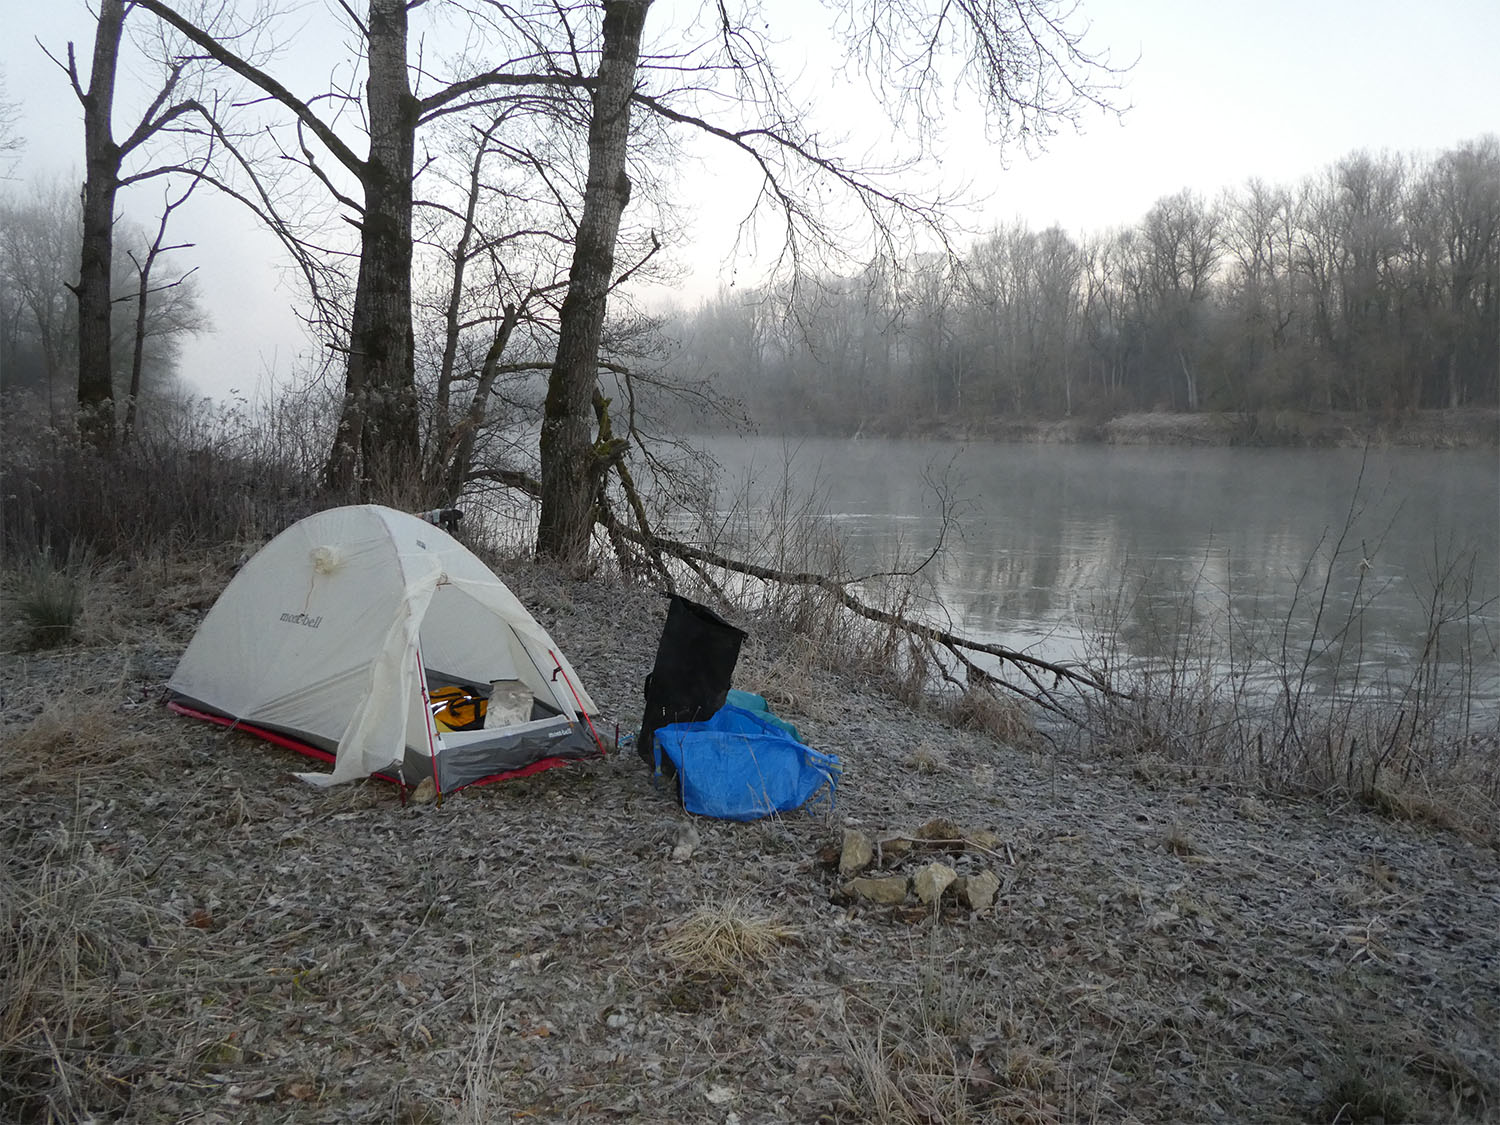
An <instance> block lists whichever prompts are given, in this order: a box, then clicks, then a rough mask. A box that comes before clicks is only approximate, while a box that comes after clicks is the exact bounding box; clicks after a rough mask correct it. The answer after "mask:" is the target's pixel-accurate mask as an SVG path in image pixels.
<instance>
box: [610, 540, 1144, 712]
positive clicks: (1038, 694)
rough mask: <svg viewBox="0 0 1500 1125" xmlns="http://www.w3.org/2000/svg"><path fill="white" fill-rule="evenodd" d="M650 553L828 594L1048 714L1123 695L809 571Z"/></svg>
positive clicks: (664, 544) (657, 547)
mask: <svg viewBox="0 0 1500 1125" xmlns="http://www.w3.org/2000/svg"><path fill="white" fill-rule="evenodd" d="M601 518H604V519H610V518H612V517H610V516H608V515H607V514H606V513H601ZM614 524H615V526H614V527H613V528H612V529H610V530H611V533H612V534H618V535H621V536H623V537H624V538H626V539H630V540H632V541H633V542H636V543H640V544H641V545H642V546H645V545H646V544H644V543H642V542H641V540H642V536H641V533H640V532H638V531H637V530H636V529H635V528H632V527H627V526H625V525H623V524H620V523H619V522H618V521H614ZM649 546H650V548H651V549H652V550H653V551H656V552H660V553H664V554H669V555H671V556H673V557H674V558H677V559H680V560H682V561H683V562H684V563H686V564H688V565H689V566H692V567H694V569H697V568H698V567H699V566H702V565H708V566H712V567H716V568H718V569H720V570H726V571H729V572H731V573H734V574H743V575H745V576H747V577H750V578H758V579H761V580H762V581H766V582H775V583H778V584H780V585H787V586H810V587H816V588H818V589H821V590H824V591H826V592H827V593H828V594H830V595H832V597H833V598H834V599H835V600H836V601H837V602H838V603H839V604H840V605H842V606H843V607H844V608H845V609H847V610H849V611H850V612H851V613H854V614H856V615H857V616H859V617H863V618H864V619H866V620H867V621H873V622H875V623H877V624H880V625H886V626H889V627H891V628H893V629H898V630H900V631H902V632H904V633H906V634H907V635H908V636H910V637H913V638H914V639H916V640H920V641H924V642H927V643H929V644H933V645H937V646H939V647H941V648H943V649H945V650H946V651H948V652H949V653H951V654H952V655H953V656H954V657H955V658H956V659H957V660H958V661H959V662H960V663H961V664H962V666H963V668H964V670H965V673H966V675H967V677H968V683H969V685H971V686H972V685H973V684H976V683H983V684H986V685H989V686H992V687H997V688H1000V689H1002V690H1004V691H1009V692H1011V693H1013V694H1015V695H1018V696H1020V697H1021V698H1023V699H1027V700H1029V701H1031V702H1032V703H1035V704H1038V705H1039V706H1041V707H1043V708H1045V709H1046V710H1048V711H1051V712H1053V713H1054V714H1057V715H1059V716H1061V717H1064V718H1067V719H1069V720H1070V721H1073V720H1075V716H1074V715H1073V714H1072V712H1071V711H1070V710H1069V709H1068V708H1067V707H1066V705H1065V703H1064V701H1062V700H1059V699H1058V698H1057V697H1056V694H1055V693H1056V691H1057V688H1058V687H1059V686H1060V685H1061V684H1063V683H1064V682H1066V683H1067V684H1068V685H1069V686H1070V687H1072V688H1074V689H1077V690H1087V691H1093V692H1099V693H1101V694H1105V695H1117V694H1118V692H1116V691H1115V690H1114V689H1112V688H1111V687H1110V686H1109V685H1108V684H1106V683H1105V682H1104V681H1103V680H1101V679H1099V678H1098V677H1097V676H1095V675H1094V674H1093V673H1091V672H1089V671H1087V670H1086V669H1081V668H1078V667H1075V666H1073V665H1069V664H1059V663H1056V662H1054V661H1051V660H1043V659H1042V658H1040V657H1037V656H1030V655H1028V654H1026V653H1024V652H1017V651H1016V650H1015V649H1010V648H1006V647H1005V646H1004V645H997V644H990V643H989V642H987V641H978V640H974V639H973V638H970V637H964V636H961V635H959V634H957V633H953V632H950V631H949V630H947V629H940V628H938V627H937V626H935V625H929V624H927V623H926V622H922V621H916V620H914V619H912V618H910V617H906V616H904V615H903V614H899V613H892V612H890V611H889V610H883V609H880V608H878V607H876V606H872V605H869V604H868V603H866V602H863V601H861V600H860V599H859V598H857V597H856V596H855V595H854V594H852V593H850V591H849V589H848V585H847V584H846V583H845V582H841V581H839V580H838V579H837V578H832V577H830V576H828V575H826V574H817V573H813V572H809V571H788V570H780V569H777V568H776V567H769V566H761V565H759V564H757V563H750V562H745V561H743V560H741V559H734V558H730V557H729V556H728V555H723V554H720V553H718V552H717V551H710V550H707V549H706V548H703V547H695V546H693V545H692V544H690V543H683V542H681V541H679V540H675V539H668V538H666V537H664V536H661V535H655V534H653V535H652V536H651V543H650V545H649ZM968 653H983V654H985V655H986V656H992V657H994V658H995V659H996V660H998V661H1000V662H1001V663H1002V664H1008V665H1010V666H1011V667H1013V668H1015V669H1016V670H1017V671H1018V672H1019V673H1020V674H1021V675H1022V676H1024V677H1025V678H1026V680H1027V682H1028V683H1029V684H1030V685H1031V690H1027V689H1026V688H1024V687H1022V686H1020V685H1018V684H1013V683H1010V682H1009V681H1007V680H1004V679H1002V678H1001V677H999V676H996V675H994V674H993V673H992V672H990V671H989V670H988V669H985V668H982V667H980V666H979V665H978V664H977V663H975V662H974V661H973V660H972V659H971V658H970V657H969V656H968V655H967V654H968ZM1046 675H1050V676H1051V677H1052V683H1051V685H1050V686H1049V685H1047V684H1046V683H1044V682H1043V676H1046Z"/></svg>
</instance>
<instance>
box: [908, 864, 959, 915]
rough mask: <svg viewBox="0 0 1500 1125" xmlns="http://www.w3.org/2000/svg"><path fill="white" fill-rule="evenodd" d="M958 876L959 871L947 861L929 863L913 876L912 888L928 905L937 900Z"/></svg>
mask: <svg viewBox="0 0 1500 1125" xmlns="http://www.w3.org/2000/svg"><path fill="white" fill-rule="evenodd" d="M957 878H958V872H957V871H955V870H953V868H951V867H949V866H948V865H947V864H946V863H929V864H928V865H927V866H926V867H924V868H922V870H920V871H918V872H917V873H916V874H915V875H914V876H912V880H911V885H912V890H914V891H916V892H917V897H918V898H919V899H921V900H922V901H923V902H925V903H926V904H927V905H928V906H931V905H932V904H933V903H935V902H937V900H938V899H940V898H941V897H942V896H943V892H944V891H945V890H947V889H948V887H949V886H951V885H952V883H953V881H954V880H955V879H957Z"/></svg>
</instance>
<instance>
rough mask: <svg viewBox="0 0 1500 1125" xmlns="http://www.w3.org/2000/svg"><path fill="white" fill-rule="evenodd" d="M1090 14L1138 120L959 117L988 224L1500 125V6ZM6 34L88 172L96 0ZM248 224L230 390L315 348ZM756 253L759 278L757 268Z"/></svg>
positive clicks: (1105, 217) (44, 145) (700, 215)
mask: <svg viewBox="0 0 1500 1125" xmlns="http://www.w3.org/2000/svg"><path fill="white" fill-rule="evenodd" d="M803 2H805V0H803ZM663 8H664V6H662V5H659V7H658V9H654V10H653V12H652V16H651V18H650V19H648V23H647V36H648V38H649V36H650V33H651V27H652V23H651V20H654V19H658V18H662V10H663ZM772 10H773V12H774V6H773V8H772ZM1080 15H1081V16H1082V17H1084V18H1085V19H1086V20H1087V22H1088V23H1089V24H1090V25H1091V29H1090V32H1089V35H1088V38H1087V43H1088V44H1089V45H1090V46H1091V47H1092V48H1093V49H1094V50H1095V51H1096V52H1097V51H1108V52H1109V54H1110V55H1111V58H1112V60H1113V61H1114V62H1116V63H1127V62H1131V61H1134V63H1135V65H1134V68H1133V69H1132V70H1131V71H1130V72H1129V74H1127V75H1126V76H1125V78H1124V86H1123V89H1122V90H1121V91H1120V93H1119V97H1118V100H1119V102H1120V104H1121V105H1122V106H1125V107H1127V112H1126V113H1125V115H1124V118H1123V120H1122V121H1118V122H1117V121H1116V120H1114V119H1113V118H1107V117H1104V116H1096V117H1093V118H1089V119H1086V120H1085V121H1084V123H1083V124H1084V132H1083V133H1082V135H1073V134H1072V133H1070V132H1065V133H1063V134H1060V135H1058V136H1056V137H1054V138H1052V140H1051V141H1050V142H1049V144H1048V150H1047V151H1046V152H1045V153H1043V154H1041V155H1039V156H1035V157H1027V156H1026V155H1025V154H1024V153H1022V152H1020V151H1012V152H1009V153H1007V154H1006V155H1005V158H1004V160H1003V161H1002V159H1001V158H1000V157H999V155H998V154H996V153H994V152H993V151H992V150H990V149H988V148H987V147H986V146H985V145H984V144H983V143H982V140H981V138H980V137H979V136H978V135H977V133H976V132H975V131H973V130H972V129H970V128H967V127H966V125H965V118H964V116H963V114H962V113H961V112H960V111H958V110H955V112H954V114H953V115H952V119H951V121H950V127H949V130H948V134H949V135H948V137H947V139H946V144H947V149H946V155H945V158H944V162H943V166H942V174H943V176H944V178H950V177H951V178H952V179H953V180H954V181H955V182H967V183H969V184H971V185H972V186H973V188H974V189H975V190H976V191H977V192H979V193H980V194H981V195H982V196H983V197H984V203H983V209H982V212H981V213H979V214H976V215H973V216H970V218H969V223H970V224H971V225H973V224H976V223H977V224H980V225H983V224H988V223H1004V222H1008V221H1010V220H1012V219H1015V218H1020V219H1023V220H1025V221H1026V222H1027V223H1028V224H1029V225H1031V226H1032V227H1034V228H1041V227H1045V226H1048V225H1050V224H1052V223H1058V224H1060V225H1061V226H1063V227H1064V228H1065V229H1067V230H1068V231H1070V232H1071V233H1073V234H1075V235H1081V234H1084V233H1087V232H1089V231H1093V230H1098V229H1101V228H1105V227H1112V226H1116V225H1120V224H1124V223H1130V222H1134V221H1135V220H1137V219H1139V218H1141V217H1142V216H1143V215H1144V213H1145V212H1146V210H1147V209H1148V208H1149V207H1150V206H1151V204H1152V202H1154V201H1155V200H1156V199H1158V198H1160V197H1161V196H1164V195H1168V194H1171V193H1173V192H1176V191H1178V190H1180V189H1182V188H1184V187H1189V188H1193V189H1195V190H1197V191H1200V192H1202V193H1204V194H1205V195H1208V196H1212V195H1214V194H1217V193H1218V192H1219V191H1220V190H1222V189H1224V188H1227V187H1234V186H1237V185H1239V184H1242V183H1244V181H1245V180H1246V179H1247V178H1249V177H1251V176H1259V177H1260V178H1262V179H1264V180H1266V181H1268V182H1271V183H1280V184H1293V183H1295V182H1296V181H1298V180H1300V179H1301V178H1302V177H1303V176H1304V175H1307V174H1309V173H1313V172H1316V171H1319V170H1321V169H1322V168H1324V167H1326V166H1327V165H1329V164H1330V163H1332V162H1333V161H1335V160H1337V159H1338V158H1339V157H1341V156H1343V155H1345V154H1347V153H1349V152H1351V151H1353V150H1355V149H1360V148H1368V149H1372V150H1376V151H1379V150H1392V151H1398V152H1402V153H1407V154H1418V155H1425V154H1430V153H1435V152H1438V151H1441V150H1442V149H1445V148H1448V147H1450V146H1452V145H1454V144H1456V143H1458V142H1461V141H1464V140H1468V139H1472V138H1474V137H1477V136H1479V135H1481V134H1483V133H1485V132H1495V131H1500V64H1497V51H1496V44H1500V0H1429V2H1428V3H1426V4H1421V5H1418V4H1412V3H1410V2H1409V0H1408V2H1403V3H1396V2H1394V0H1081V3H1080ZM137 18H140V17H137ZM0 26H4V27H5V28H6V31H7V33H6V35H5V36H4V38H3V42H0V67H3V70H4V75H5V80H6V87H7V91H8V97H9V99H10V100H12V101H17V102H20V103H21V111H22V118H21V122H20V128H21V133H22V136H23V137H24V138H25V140H26V142H27V146H28V147H27V149H26V153H25V157H24V159H23V161H22V164H21V167H20V170H19V173H18V175H19V178H20V180H21V181H22V185H23V184H24V182H25V181H27V180H31V179H34V178H39V177H49V176H63V177H74V178H75V179H76V176H77V172H78V169H79V168H80V167H81V164H82V160H81V151H82V139H81V137H82V125H81V116H80V111H79V107H78V104H77V101H76V99H75V98H74V97H73V95H72V93H71V91H70V90H69V89H68V86H67V82H66V78H65V77H64V75H63V74H62V73H61V72H60V71H59V70H58V69H57V68H56V67H55V66H54V65H53V64H52V63H51V62H49V61H47V59H46V58H45V57H44V56H43V54H42V51H41V49H40V47H38V45H37V42H36V40H37V39H40V40H41V41H42V42H43V43H45V44H46V45H47V46H48V47H49V48H51V49H52V50H53V51H54V53H56V54H58V55H59V56H61V55H63V54H64V53H65V52H66V46H67V42H68V40H69V39H72V40H73V41H75V42H76V43H77V45H78V53H79V56H80V60H82V61H83V63H84V65H85V66H86V60H87V58H88V54H89V50H90V44H91V42H92V40H91V35H92V31H91V27H92V21H91V17H90V15H89V11H88V9H87V7H86V6H85V5H84V4H83V3H81V2H80V0H49V2H48V3H46V4H42V3H36V2H34V0H0ZM773 32H774V29H773ZM792 42H795V37H792ZM121 81H122V83H125V82H128V81H129V75H125V74H122V76H121ZM702 175H703V176H704V177H705V178H703V179H699V178H698V174H696V173H695V174H694V175H693V176H691V177H689V178H688V179H687V181H686V182H685V185H684V186H685V194H686V195H687V196H688V201H687V206H686V210H687V212H688V213H689V214H690V215H692V216H693V222H694V229H693V231H692V239H691V245H692V247H693V252H692V255H691V257H690V259H689V260H688V261H687V263H686V264H687V265H688V266H689V267H690V268H691V270H692V277H691V280H690V281H689V282H688V283H687V285H686V287H685V289H684V291H683V293H682V297H681V299H682V300H683V301H684V302H686V303H691V302H692V301H694V300H696V298H697V297H698V296H699V295H701V294H704V293H708V292H712V291H713V289H714V288H716V286H717V285H718V284H719V283H720V282H721V281H723V280H726V279H727V278H728V277H729V276H730V274H731V272H732V271H734V268H735V263H732V262H726V261H725V255H726V254H727V253H728V250H729V247H730V245H731V243H732V239H733V225H734V219H735V218H736V217H737V216H736V215H735V214H734V213H733V211H732V209H731V208H730V207H727V206H725V204H726V202H727V203H730V204H732V203H733V201H734V199H735V196H734V191H733V188H734V186H735V184H737V183H743V178H742V176H736V177H734V178H733V179H732V180H728V179H726V180H725V181H724V182H718V181H716V180H715V179H714V173H713V170H712V169H708V170H706V171H705V172H704V173H702ZM22 185H17V184H12V185H10V186H11V188H12V189H17V188H18V187H20V186H22ZM695 199H696V200H702V201H703V202H702V203H701V204H697V205H695V204H694V202H693V200H695ZM149 219H150V217H149V216H142V217H141V220H140V221H142V222H146V221H149ZM237 226H238V224H237V223H235V222H233V221H232V220H226V219H225V217H224V215H223V214H222V213H221V212H219V211H217V210H215V209H213V208H211V207H210V206H209V205H207V204H204V205H202V206H201V207H200V208H199V210H198V212H197V214H196V215H195V216H193V217H190V219H189V222H187V223H185V224H184V225H183V226H182V227H181V228H180V231H181V234H182V235H183V237H187V238H191V239H192V240H193V241H194V242H195V243H196V249H195V250H194V251H192V252H191V253H192V254H194V255H195V256H194V258H193V261H194V262H195V263H196V264H198V266H199V273H198V277H199V281H200V285H201V289H202V294H203V299H204V303H205V305H206V306H207V309H208V311H209V313H210V315H211V316H212V318H213V320H214V324H215V331H214V332H213V333H211V334H207V335H205V336H204V337H203V338H201V339H199V340H198V341H196V342H194V343H193V344H192V345H190V347H189V348H188V349H187V351H186V354H185V357H184V374H185V375H186V376H188V377H189V379H190V381H191V383H192V384H193V385H194V386H195V387H196V388H198V389H201V390H202V391H204V392H205V393H212V394H214V395H216V396H224V395H226V394H228V392H229V390H230V388H236V389H238V390H239V391H241V392H242V393H247V392H251V391H253V390H254V389H255V388H256V387H257V385H258V384H260V383H262V382H263V380H265V379H266V378H267V377H269V376H275V377H276V378H278V379H279V380H281V381H283V382H284V381H286V380H288V379H289V378H290V377H291V375H292V373H293V372H294V371H295V370H296V368H297V360H298V356H299V354H305V353H306V351H307V349H308V346H309V345H308V344H307V342H306V341H305V339H304V338H303V337H302V336H301V334H300V332H299V331H298V330H297V322H296V320H295V318H294V317H293V316H292V315H291V313H290V311H289V309H288V307H287V306H288V302H289V301H290V299H291V294H290V292H289V291H288V290H286V289H283V288H281V287H280V286H279V284H278V275H277V272H276V270H275V269H274V268H272V266H271V264H270V262H269V259H270V257H271V256H272V255H274V253H275V249H276V248H275V244H274V243H273V242H271V241H270V240H269V238H268V237H266V236H258V235H256V234H254V233H252V232H242V231H240V230H238V229H236V228H237ZM738 264H739V266H740V269H739V271H738V274H737V276H738V277H739V279H740V280H741V282H743V281H744V280H745V279H746V277H747V275H749V274H751V271H752V268H753V267H752V264H750V263H745V262H741V263H738Z"/></svg>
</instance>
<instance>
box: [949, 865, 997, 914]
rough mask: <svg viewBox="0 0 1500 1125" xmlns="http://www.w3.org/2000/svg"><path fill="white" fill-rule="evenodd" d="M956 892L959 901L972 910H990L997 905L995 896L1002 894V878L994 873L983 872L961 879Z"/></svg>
mask: <svg viewBox="0 0 1500 1125" xmlns="http://www.w3.org/2000/svg"><path fill="white" fill-rule="evenodd" d="M958 883H959V884H962V885H961V886H957V887H956V890H957V892H958V901H959V902H961V903H963V904H964V905H965V906H967V907H968V908H969V909H970V910H988V909H989V908H990V907H991V906H993V905H994V904H995V895H997V894H998V893H999V892H1000V877H999V876H998V875H996V874H995V873H994V872H993V871H981V872H979V873H978V874H977V875H970V876H968V877H967V878H965V879H959V880H958Z"/></svg>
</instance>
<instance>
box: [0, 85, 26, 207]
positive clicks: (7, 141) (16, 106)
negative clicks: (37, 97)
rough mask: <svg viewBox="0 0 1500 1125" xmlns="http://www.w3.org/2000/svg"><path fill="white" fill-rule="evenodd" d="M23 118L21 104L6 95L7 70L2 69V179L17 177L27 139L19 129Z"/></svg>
mask: <svg viewBox="0 0 1500 1125" xmlns="http://www.w3.org/2000/svg"><path fill="white" fill-rule="evenodd" d="M20 120H21V106H20V103H18V102H13V101H11V100H10V98H9V97H7V96H6V88H5V71H4V70H0V180H9V179H13V178H14V177H15V173H16V165H17V164H18V163H19V162H20V160H21V151H22V150H23V149H24V148H25V147H26V140H25V138H24V137H22V136H21V135H20V133H19V132H18V131H17V128H16V126H17V123H18V122H19V121H20Z"/></svg>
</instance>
